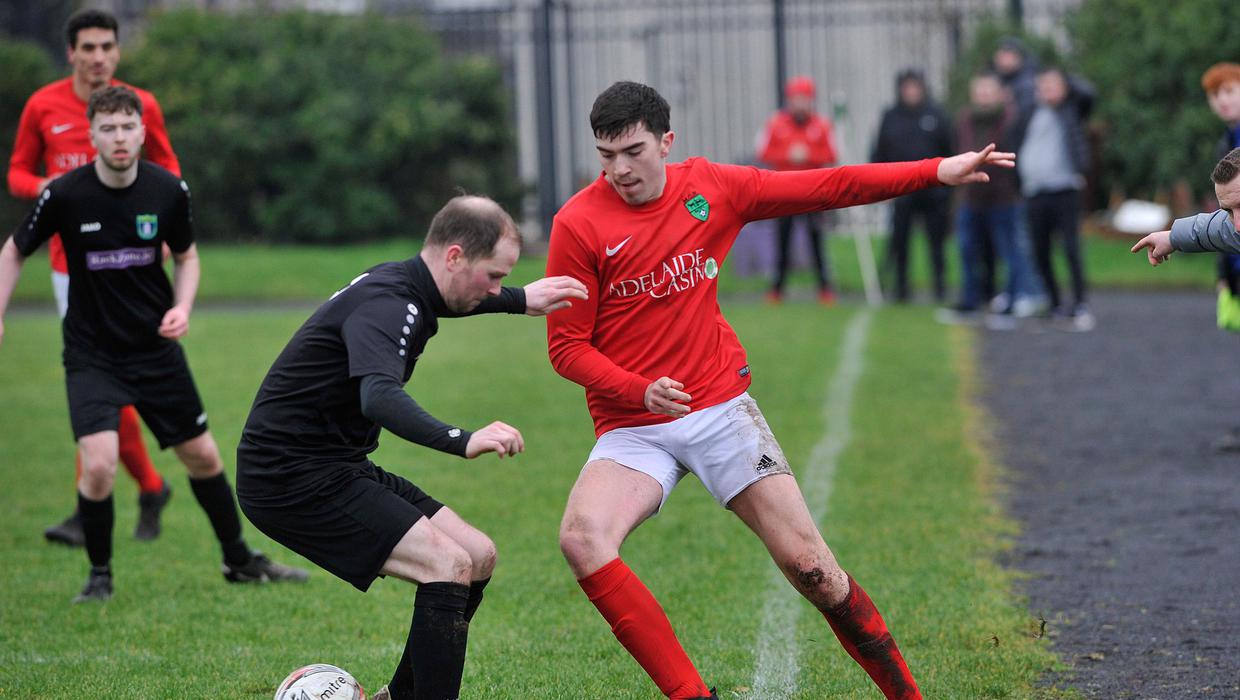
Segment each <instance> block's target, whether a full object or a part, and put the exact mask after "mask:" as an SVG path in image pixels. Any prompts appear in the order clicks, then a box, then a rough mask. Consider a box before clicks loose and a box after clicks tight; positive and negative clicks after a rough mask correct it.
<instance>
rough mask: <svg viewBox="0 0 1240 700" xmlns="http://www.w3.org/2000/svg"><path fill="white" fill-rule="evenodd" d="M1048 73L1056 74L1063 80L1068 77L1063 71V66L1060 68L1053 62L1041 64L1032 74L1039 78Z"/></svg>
mask: <svg viewBox="0 0 1240 700" xmlns="http://www.w3.org/2000/svg"><path fill="white" fill-rule="evenodd" d="M1049 73H1054V74H1056V75H1058V76H1059V77H1061V78H1063V79H1064V80H1067V79H1068V74H1067V73H1065V72H1064V70H1063V68H1060V67H1059V66H1056V65H1053V64H1048V65H1045V66H1042V67H1041V68H1038V69H1037V70H1036V71H1034V75H1036V76H1038V77H1039V78H1040V77H1042V76H1044V75H1047V74H1049Z"/></svg>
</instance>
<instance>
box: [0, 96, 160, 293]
mask: <svg viewBox="0 0 1240 700" xmlns="http://www.w3.org/2000/svg"><path fill="white" fill-rule="evenodd" d="M112 85H123V86H125V87H127V88H129V89H131V90H133V91H134V92H135V93H137V94H138V98H139V99H141V100H142V123H143V125H144V126H146V145H145V148H144V151H145V153H144V155H145V157H146V158H147V159H148V160H150V161H151V162H153V163H155V164H156V165H159V166H162V167H163V168H164V169H166V170H170V171H172V173H173V174H174V175H176V176H177V177H180V176H181V164H180V163H179V162H178V161H177V156H176V153H173V151H172V144H171V143H169V141H168V130H167V128H166V127H165V126H164V115H163V112H162V111H160V109H159V103H158V102H157V101H156V100H155V96H154V95H152V94H151V93H149V92H147V91H146V90H141V89H139V88H135V87H133V86H132V85H128V84H126V83H123V82H121V81H119V80H113V81H112ZM89 131H90V121H89V120H87V118H86V103H85V102H84V101H82V99H81V98H79V97H78V96H77V94H76V93H75V92H73V78H71V77H70V78H64V79H62V80H57V81H56V82H54V83H49V84H47V85H45V86H43V87H41V88H39V89H38V90H37V91H35V93H34V94H33V95H31V96H30V99H28V100H26V106H25V108H24V109H22V116H21V121H20V122H19V123H18V127H17V139H16V141H15V142H14V144H13V155H12V157H10V158H9V192H11V193H13V195H14V196H17V197H21V198H23V199H35V198H36V197H38V196H39V194H41V193H40V191H39V181H40V180H42V179H43V178H44V177H56V176H58V175H62V174H64V173H67V172H69V171H70V170H73V169H75V168H79V167H81V166H83V165H86V164H87V163H89V162H91V161H92V160H94V158H95V147H94V145H93V144H92V143H91V142H90V133H89ZM40 162H42V164H43V172H44V174H43V175H40V174H39V163H40ZM48 256H49V258H50V261H51V264H52V269H53V270H55V271H56V272H63V273H67V272H68V271H69V268H68V266H67V265H66V262H65V249H64V246H63V245H61V242H60V236H54V237H52V239H51V241H50V242H49V243H48Z"/></svg>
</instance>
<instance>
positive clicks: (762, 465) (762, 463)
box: [754, 455, 776, 474]
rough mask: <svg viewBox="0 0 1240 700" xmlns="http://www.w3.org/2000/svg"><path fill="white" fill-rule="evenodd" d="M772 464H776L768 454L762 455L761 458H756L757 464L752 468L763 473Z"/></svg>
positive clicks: (772, 465)
mask: <svg viewBox="0 0 1240 700" xmlns="http://www.w3.org/2000/svg"><path fill="white" fill-rule="evenodd" d="M774 466H776V462H775V460H773V459H771V458H770V456H769V455H762V459H760V460H758V464H757V465H756V466H755V467H754V469H756V470H758V473H759V474H765V473H766V472H767V470H769V469H771V468H772V467H774Z"/></svg>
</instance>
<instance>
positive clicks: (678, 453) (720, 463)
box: [588, 392, 792, 509]
mask: <svg viewBox="0 0 1240 700" xmlns="http://www.w3.org/2000/svg"><path fill="white" fill-rule="evenodd" d="M599 459H608V460H611V461H613V462H616V463H618V464H620V465H622V466H625V467H628V468H629V469H632V470H634V471H639V472H641V473H643V474H646V475H648V476H650V477H651V478H653V479H654V480H655V481H657V482H659V484H660V485H661V486H662V487H663V498H662V500H660V501H659V508H660V509H662V508H663V504H664V503H666V502H667V497H668V496H669V495H670V494H671V493H672V489H673V488H675V486H676V484H677V483H678V482H679V481H680V480H681V479H683V478H684V476H685V475H686V474H688V473H689V472H692V473H693V474H694V476H696V477H697V478H698V480H699V481H701V482H702V485H703V486H705V487H706V490H707V491H709V492H710V494H711V495H712V496H714V497H715V500H716V501H718V502H719V504H720V505H722V506H724V507H727V505H728V502H729V501H731V500H732V499H733V498H735V497H736V495H737V494H738V493H740V492H741V491H744V490H745V487H747V486H749V485H750V484H752V483H754V482H755V481H758V480H759V479H762V478H765V477H768V476H771V475H773V474H791V473H792V470H791V469H790V468H789V466H788V459H787V458H786V457H784V451H783V450H782V449H780V447H779V443H778V442H776V441H775V436H774V435H773V434H771V428H770V426H768V425H767V424H766V418H764V417H763V416H762V411H761V410H759V409H758V404H757V402H756V401H754V400H753V397H751V396H750V395H749V392H745V393H743V394H741V395H740V396H737V397H736V398H734V399H731V400H729V401H725V402H724V403H721V404H718V405H716V406H711V407H710V408H705V409H702V410H701V411H694V412H692V413H690V414H689V415H687V416H685V417H683V418H677V419H676V420H674V421H671V422H670V423H659V424H657V425H642V426H638V427H634V428H616V429H615V430H611V431H609V432H606V433H604V434H603V435H602V437H600V438H599V439H598V442H597V443H595V445H594V449H593V450H591V451H590V458H589V460H588V461H594V460H599Z"/></svg>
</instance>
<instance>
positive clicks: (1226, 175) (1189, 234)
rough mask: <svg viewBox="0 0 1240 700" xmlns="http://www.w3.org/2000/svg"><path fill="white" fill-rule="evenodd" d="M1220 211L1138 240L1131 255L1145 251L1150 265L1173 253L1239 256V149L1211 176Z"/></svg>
mask: <svg viewBox="0 0 1240 700" xmlns="http://www.w3.org/2000/svg"><path fill="white" fill-rule="evenodd" d="M1210 179H1211V180H1212V181H1213V182H1214V194H1215V196H1216V197H1218V211H1215V212H1213V213H1210V214H1197V215H1196V216H1189V217H1186V218H1183V219H1176V220H1175V222H1174V223H1173V224H1171V228H1170V229H1169V230H1167V231H1155V232H1154V233H1151V234H1149V235H1148V236H1145V237H1144V238H1142V239H1141V240H1139V241H1137V244H1136V245H1134V246H1133V247H1132V252H1134V253H1139V252H1141V251H1142V250H1144V251H1145V254H1146V257H1147V258H1148V259H1149V261H1150V264H1151V265H1161V264H1162V263H1164V262H1166V261H1167V260H1168V259H1169V258H1170V257H1171V254H1172V253H1174V252H1177V251H1178V252H1182V253H1237V254H1240V232H1237V231H1236V224H1235V221H1236V213H1237V210H1238V209H1240V148H1235V149H1232V150H1231V151H1230V152H1229V153H1228V154H1227V155H1225V156H1223V159H1222V160H1220V161H1219V162H1218V165H1216V166H1214V172H1213V173H1211V174H1210Z"/></svg>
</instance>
